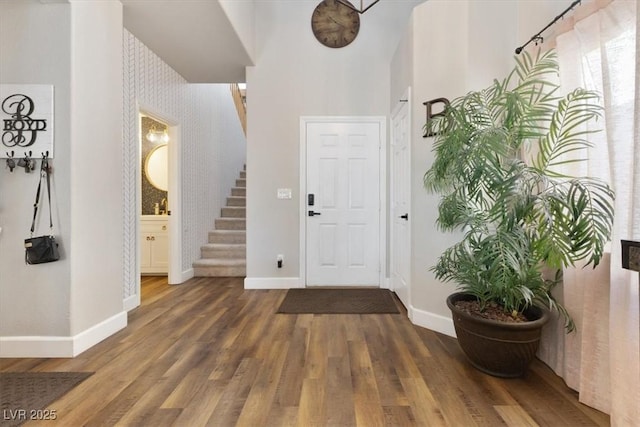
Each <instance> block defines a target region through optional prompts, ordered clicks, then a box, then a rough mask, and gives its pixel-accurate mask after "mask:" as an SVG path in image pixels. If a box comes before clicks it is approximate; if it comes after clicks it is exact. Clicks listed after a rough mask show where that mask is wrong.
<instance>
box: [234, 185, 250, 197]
mask: <svg viewBox="0 0 640 427" xmlns="http://www.w3.org/2000/svg"><path fill="white" fill-rule="evenodd" d="M231 195H232V196H242V197H245V196H246V195H247V189H246V188H244V187H233V188H232V189H231Z"/></svg>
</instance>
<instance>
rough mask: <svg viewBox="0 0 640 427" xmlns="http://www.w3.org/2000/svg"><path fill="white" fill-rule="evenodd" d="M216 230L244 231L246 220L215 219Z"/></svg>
mask: <svg viewBox="0 0 640 427" xmlns="http://www.w3.org/2000/svg"><path fill="white" fill-rule="evenodd" d="M215 226H216V230H246V229H247V220H246V219H244V218H216V220H215Z"/></svg>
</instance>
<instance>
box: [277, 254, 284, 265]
mask: <svg viewBox="0 0 640 427" xmlns="http://www.w3.org/2000/svg"><path fill="white" fill-rule="evenodd" d="M276 262H277V263H278V268H282V264H283V263H284V255H282V254H278V256H276Z"/></svg>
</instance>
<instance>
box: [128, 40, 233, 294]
mask: <svg viewBox="0 0 640 427" xmlns="http://www.w3.org/2000/svg"><path fill="white" fill-rule="evenodd" d="M123 54H124V70H123V77H124V129H123V144H124V147H123V153H124V155H123V159H122V161H123V164H124V175H125V176H124V180H123V189H122V191H123V193H124V204H125V205H124V207H123V215H124V227H123V233H124V251H123V254H124V280H123V298H128V297H130V296H133V295H135V294H136V292H137V284H138V281H139V277H137V271H136V260H137V258H138V256H139V255H138V253H137V250H136V239H137V238H138V234H139V233H138V230H137V223H138V221H137V218H136V212H137V209H136V208H137V206H136V203H137V197H136V195H137V194H138V191H139V189H138V188H136V186H137V184H136V182H137V181H136V176H137V174H139V173H140V169H139V163H138V160H139V152H140V141H139V135H140V133H139V119H138V117H139V116H138V114H139V110H138V108H139V106H140V105H142V106H144V107H146V108H149V109H153V111H154V112H155V113H157V114H160V115H162V116H163V117H166V118H170V119H171V121H172V122H174V123H170V125H175V124H177V125H179V126H180V147H181V169H182V171H181V183H182V194H181V195H182V206H181V207H182V224H181V225H180V226H181V231H182V232H181V236H182V259H181V268H182V271H183V272H186V271H188V270H189V269H191V264H192V263H193V261H195V260H196V259H198V258H200V246H201V245H202V244H204V243H205V242H206V240H207V233H208V231H209V230H211V229H212V228H213V222H214V219H215V218H216V217H218V216H219V215H220V208H221V207H222V206H224V200H225V197H226V196H227V195H228V193H229V189H230V188H231V187H232V186H233V185H234V180H235V178H236V177H237V175H238V172H239V171H240V170H241V169H242V167H243V164H244V161H245V150H246V141H245V137H244V134H243V132H242V128H241V126H240V122H239V120H238V118H237V114H236V113H235V106H234V104H233V100H232V98H231V93H230V91H229V88H228V85H219V84H215V85H214V84H197V85H196V84H189V83H188V82H187V81H186V80H185V79H184V78H182V77H181V76H180V75H179V74H178V73H176V72H175V71H174V70H173V69H172V68H171V67H169V66H168V65H167V64H166V63H165V62H163V61H162V60H161V59H160V58H159V57H158V56H157V55H156V54H155V53H153V52H152V51H151V50H150V49H149V48H147V46H145V45H144V44H143V43H142V42H141V41H140V40H138V39H137V38H136V37H135V36H133V35H132V34H131V33H129V32H128V31H127V30H124V49H123ZM169 203H170V207H171V194H169Z"/></svg>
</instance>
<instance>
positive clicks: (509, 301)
mask: <svg viewBox="0 0 640 427" xmlns="http://www.w3.org/2000/svg"><path fill="white" fill-rule="evenodd" d="M557 73H558V66H557V60H556V56H555V52H554V51H549V52H546V53H540V52H539V53H538V54H537V55H536V56H535V57H532V56H531V55H529V54H527V53H526V52H525V53H524V54H523V55H522V56H521V57H519V58H516V66H515V68H514V69H513V71H512V72H511V73H510V74H509V75H508V76H507V77H506V78H505V79H503V80H502V81H498V80H495V81H494V83H493V84H492V85H491V86H489V87H487V88H486V89H484V90H480V91H475V92H471V93H468V94H467V95H464V96H462V97H460V98H457V99H455V100H454V101H452V102H451V104H450V105H449V106H448V107H447V109H446V111H445V114H444V115H443V116H442V117H441V118H439V119H437V120H436V121H434V122H433V123H429V124H428V125H429V126H433V128H431V129H429V130H431V131H434V133H435V134H436V136H435V138H434V142H433V144H434V145H433V150H434V152H435V159H434V162H433V164H432V166H431V167H430V168H429V170H428V171H427V172H426V174H425V176H424V183H425V186H426V188H427V190H429V191H431V192H434V193H438V194H440V196H441V198H440V204H439V206H438V209H439V212H438V213H439V215H438V219H437V225H438V227H439V228H440V229H442V230H444V231H454V230H459V231H462V235H463V238H462V240H461V241H459V242H458V243H457V244H455V245H454V246H452V247H450V248H448V249H447V250H445V251H444V252H443V253H442V254H441V256H440V258H439V260H438V262H437V265H435V266H434V267H432V271H433V272H435V276H436V278H438V279H440V280H442V281H445V282H447V281H452V282H454V283H456V284H457V286H458V291H459V292H456V293H454V294H452V295H450V296H449V298H448V299H447V305H448V306H449V308H450V309H451V311H452V316H453V320H454V326H455V329H456V334H457V337H458V342H459V344H460V346H461V348H462V349H463V351H464V352H465V354H466V355H467V357H468V359H469V360H470V362H471V363H472V364H473V365H474V366H475V367H477V368H479V369H480V370H482V371H484V372H486V373H489V374H491V375H495V376H500V377H515V376H521V375H522V374H523V373H524V372H525V371H526V367H527V365H528V364H529V363H530V361H531V360H532V359H533V357H534V356H535V353H536V351H537V348H538V342H539V338H540V332H541V329H542V326H543V325H544V324H545V322H546V321H547V318H548V316H549V309H550V310H558V311H559V312H560V313H561V314H562V315H563V316H564V317H565V319H566V327H567V330H568V331H571V330H572V329H573V328H574V324H573V322H572V320H571V317H570V315H569V313H567V311H566V310H565V308H564V307H563V306H562V305H561V304H559V303H558V302H556V301H555V299H554V297H553V296H552V294H551V290H552V288H553V287H554V286H555V285H556V284H557V283H558V281H559V280H560V279H561V277H560V275H559V274H556V275H555V276H554V277H551V278H550V277H549V275H548V274H545V273H546V272H548V271H549V269H551V270H552V271H553V270H555V271H558V272H561V270H562V268H563V267H566V266H569V265H573V264H574V263H575V262H576V261H578V260H584V261H586V262H587V264H591V265H593V266H595V265H597V264H598V263H599V261H600V259H601V257H602V255H603V252H604V249H605V244H606V243H607V242H608V241H609V239H610V235H611V228H612V223H613V199H614V194H613V191H612V190H611V188H610V187H609V186H608V185H607V184H606V183H604V182H602V181H599V180H597V179H595V178H591V177H584V176H570V175H568V174H566V173H562V172H560V171H559V166H560V165H563V164H566V163H571V162H579V161H581V160H580V159H581V156H584V154H585V153H584V151H585V149H586V148H587V147H589V146H590V142H589V141H588V138H589V135H590V133H591V131H589V130H585V128H584V124H585V123H586V122H589V121H591V120H596V119H597V118H598V117H599V116H600V115H601V107H599V106H598V105H597V102H596V101H597V98H598V95H597V94H596V93H594V92H592V91H588V90H584V89H576V90H574V91H572V92H570V93H569V94H567V95H566V96H563V97H560V96H558V94H557V92H558V84H557V83H554V80H556V81H557Z"/></svg>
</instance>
